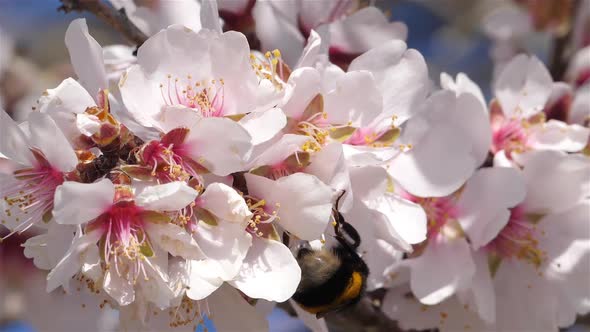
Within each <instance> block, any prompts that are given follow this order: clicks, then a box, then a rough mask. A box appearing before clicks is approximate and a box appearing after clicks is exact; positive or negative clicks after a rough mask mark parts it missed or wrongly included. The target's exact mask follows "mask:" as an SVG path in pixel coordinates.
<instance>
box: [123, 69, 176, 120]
mask: <svg viewBox="0 0 590 332" xmlns="http://www.w3.org/2000/svg"><path fill="white" fill-rule="evenodd" d="M119 91H121V99H122V101H123V103H124V104H125V107H126V108H127V110H128V111H129V113H130V114H131V115H132V116H133V118H134V119H135V120H136V121H137V122H138V123H139V124H141V125H142V126H145V127H149V128H152V127H155V128H158V125H157V122H156V121H155V120H154V117H155V116H156V115H157V114H158V113H159V112H160V110H161V109H162V107H164V106H165V105H167V103H166V100H165V99H164V98H163V97H161V95H160V91H159V90H158V89H157V88H156V86H155V84H153V83H152V82H151V81H150V79H149V78H148V77H147V76H146V74H145V73H144V72H143V71H142V70H141V67H140V66H139V65H134V66H131V67H130V68H129V69H128V70H127V72H125V73H124V74H123V75H122V76H121V81H120V82H119Z"/></svg>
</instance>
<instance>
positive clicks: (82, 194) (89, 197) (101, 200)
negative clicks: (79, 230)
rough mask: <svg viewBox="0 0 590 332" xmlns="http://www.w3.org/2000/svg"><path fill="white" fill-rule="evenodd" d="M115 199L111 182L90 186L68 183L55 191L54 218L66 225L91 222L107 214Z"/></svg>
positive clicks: (104, 181)
mask: <svg viewBox="0 0 590 332" xmlns="http://www.w3.org/2000/svg"><path fill="white" fill-rule="evenodd" d="M114 197H115V186H114V185H113V183H112V182H111V181H110V180H107V179H103V180H100V181H99V182H96V183H89V184H86V183H78V182H71V181H66V182H64V184H62V185H61V186H59V187H57V189H56V190H55V203H54V207H53V217H54V218H55V221H56V222H57V223H58V224H64V225H75V224H82V223H85V222H89V221H91V220H93V219H95V218H96V217H98V216H100V215H101V214H103V213H104V212H106V211H107V210H108V209H109V208H110V207H111V206H112V205H113V199H114Z"/></svg>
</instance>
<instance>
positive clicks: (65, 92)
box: [39, 77, 96, 115]
mask: <svg viewBox="0 0 590 332" xmlns="http://www.w3.org/2000/svg"><path fill="white" fill-rule="evenodd" d="M39 104H40V111H41V112H44V113H48V114H49V115H53V114H52V113H54V112H66V113H76V114H78V113H84V111H86V108H87V107H92V106H96V102H95V101H94V99H92V96H91V95H90V94H88V91H86V89H84V87H82V86H81V85H80V83H78V82H77V81H76V80H74V79H73V78H71V77H69V78H66V79H65V80H63V82H61V83H60V84H59V85H58V86H57V87H56V88H55V89H48V90H47V91H46V92H45V93H44V94H43V96H42V97H41V98H40V99H39Z"/></svg>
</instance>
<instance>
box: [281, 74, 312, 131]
mask: <svg viewBox="0 0 590 332" xmlns="http://www.w3.org/2000/svg"><path fill="white" fill-rule="evenodd" d="M287 89H288V92H287V93H285V98H287V99H286V100H284V101H283V102H284V105H283V107H282V109H283V112H285V114H286V115H287V116H288V117H290V118H293V119H297V120H306V119H300V118H301V116H302V115H303V112H304V111H305V108H306V107H307V105H309V103H310V102H311V101H312V99H313V98H314V97H315V96H316V95H317V94H318V93H319V92H320V74H319V72H318V71H317V70H316V69H315V68H309V67H305V68H299V69H296V70H294V71H293V72H292V73H291V75H289V80H288V82H287Z"/></svg>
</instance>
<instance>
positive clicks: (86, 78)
mask: <svg viewBox="0 0 590 332" xmlns="http://www.w3.org/2000/svg"><path fill="white" fill-rule="evenodd" d="M66 46H67V48H68V52H69V53H70V60H71V62H72V66H73V67H74V71H75V72H76V74H77V75H78V78H79V79H80V83H81V84H82V85H83V86H84V87H85V88H86V90H88V92H89V93H90V95H91V96H93V97H96V98H98V93H99V90H101V89H106V88H108V87H109V86H108V83H107V75H106V72H105V68H104V59H103V54H102V47H100V44H98V42H97V41H96V40H95V39H94V38H92V36H91V35H90V34H89V33H88V26H86V19H83V18H79V19H76V20H73V21H72V23H70V25H69V27H68V30H66ZM97 100H98V99H97Z"/></svg>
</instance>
